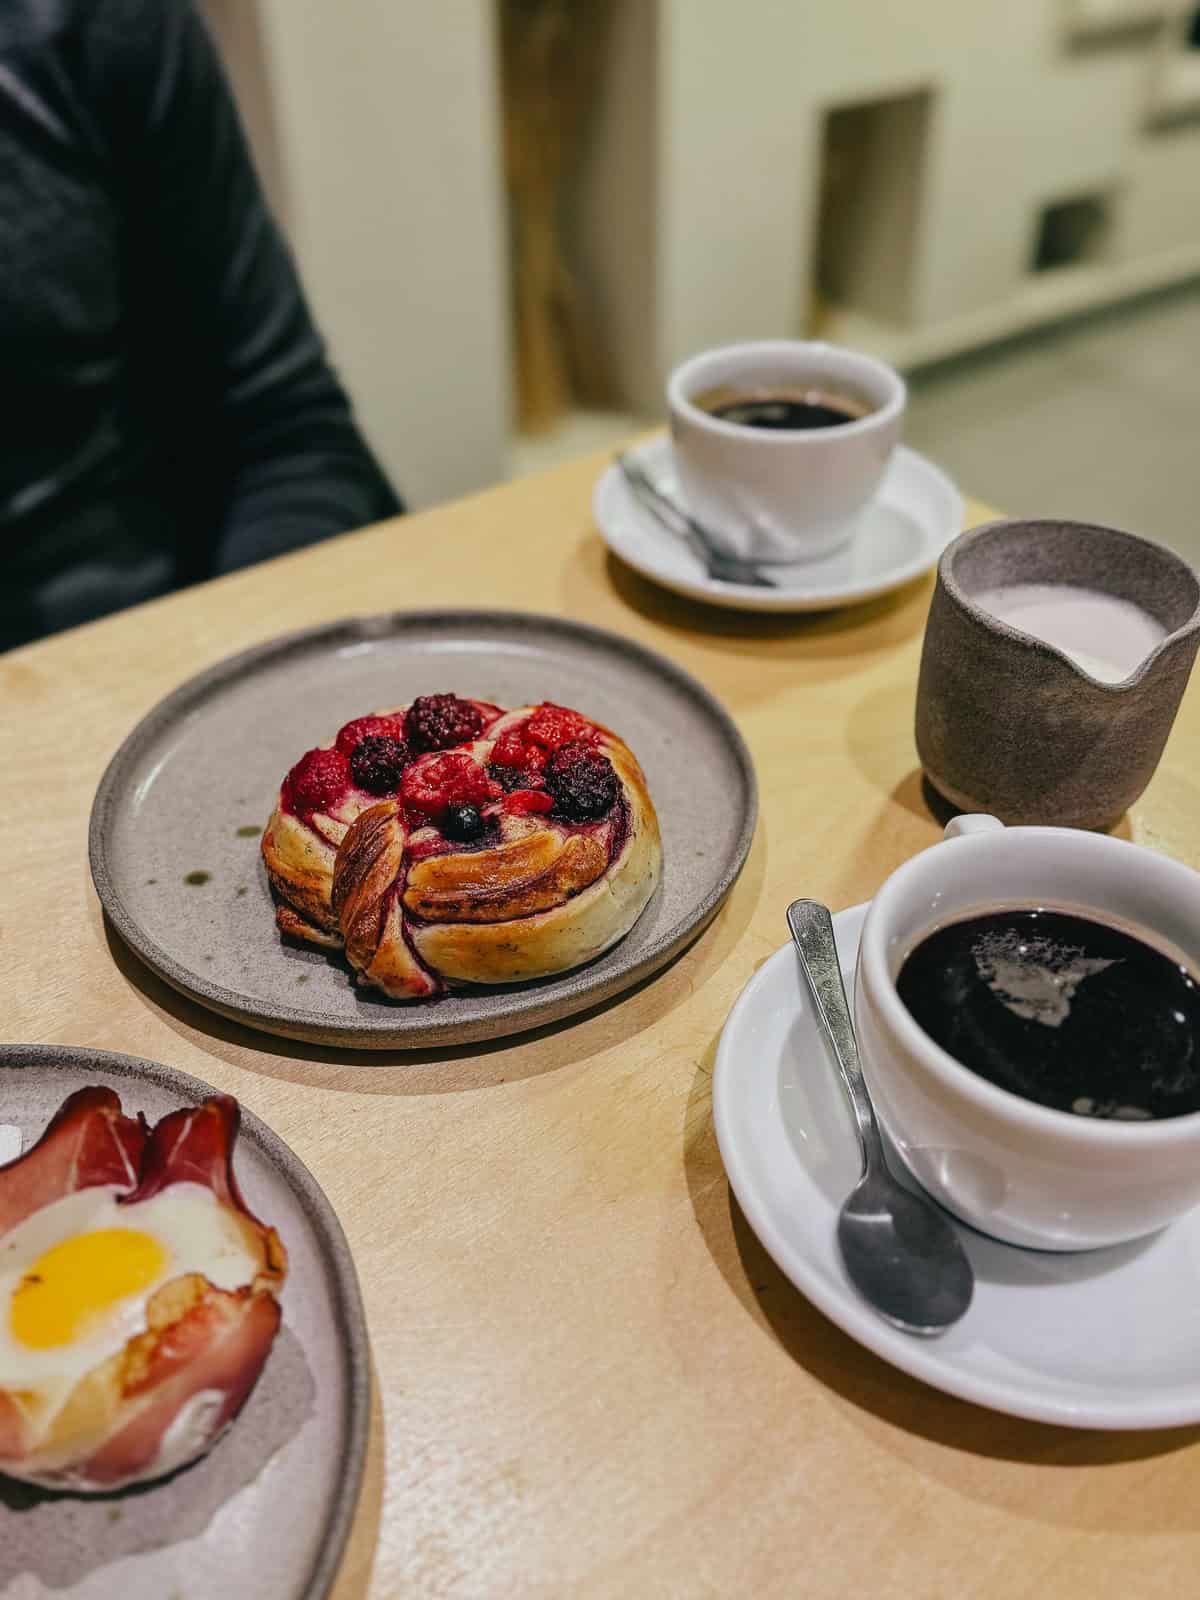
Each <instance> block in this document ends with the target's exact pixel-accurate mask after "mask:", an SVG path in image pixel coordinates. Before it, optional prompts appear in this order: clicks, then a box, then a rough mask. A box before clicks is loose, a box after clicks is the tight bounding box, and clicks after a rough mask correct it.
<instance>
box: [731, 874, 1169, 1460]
mask: <svg viewBox="0 0 1200 1600" xmlns="http://www.w3.org/2000/svg"><path fill="white" fill-rule="evenodd" d="M866 911H867V908H866V906H865V905H863V906H853V907H851V909H850V910H848V911H842V912H839V913H838V915H837V916H836V917H835V918H834V919H833V922H834V933H835V935H836V937H837V942H838V950H839V954H840V956H841V961H842V971H843V975H844V977H845V979H846V985H847V992H848V993H852V992H853V987H852V980H853V976H854V965H855V961H856V958H857V954H858V941H859V936H860V934H861V932H862V924H863V918H864V917H865V915H866ZM713 1119H714V1122H715V1125H716V1133H717V1142H718V1144H719V1145H720V1149H721V1156H722V1159H723V1160H724V1162H725V1170H726V1172H727V1173H728V1176H729V1182H730V1185H731V1187H732V1189H733V1192H734V1194H735V1195H736V1196H737V1200H738V1203H739V1205H740V1206H741V1208H742V1211H743V1212H744V1214H745V1216H746V1220H747V1221H748V1222H749V1224H750V1226H751V1227H752V1228H753V1229H754V1231H755V1233H756V1234H757V1235H758V1237H759V1239H760V1240H761V1241H762V1243H763V1245H764V1246H765V1248H766V1250H767V1251H768V1253H769V1254H770V1255H771V1256H772V1258H773V1259H774V1261H775V1262H776V1264H777V1265H778V1266H779V1267H780V1269H781V1270H782V1271H783V1272H784V1273H785V1274H786V1275H787V1277H788V1278H790V1279H791V1281H792V1283H793V1284H795V1286H796V1288H797V1289H799V1290H800V1291H801V1293H802V1294H804V1295H806V1296H807V1298H808V1299H809V1300H811V1301H812V1303H813V1304H814V1305H815V1306H816V1307H817V1308H818V1309H819V1310H820V1311H822V1312H824V1314H825V1315H826V1316H827V1317H828V1318H829V1319H830V1321H831V1322H834V1323H836V1324H837V1326H838V1327H840V1328H841V1329H843V1330H844V1331H845V1332H846V1333H848V1334H849V1335H850V1337H851V1338H852V1339H856V1340H857V1341H858V1342H859V1343H860V1344H862V1345H865V1346H866V1347H867V1349H869V1350H873V1351H874V1352H875V1354H876V1355H878V1356H881V1357H882V1358H883V1359H884V1360H885V1361H889V1362H891V1363H892V1365H893V1366H895V1367H899V1368H900V1369H901V1370H902V1371H904V1372H907V1373H910V1374H911V1375H912V1376H913V1377H916V1378H921V1379H923V1380H924V1381H925V1382H926V1383H929V1384H932V1385H933V1387H934V1388H937V1389H942V1390H945V1391H946V1392H947V1393H949V1394H954V1395H959V1396H961V1397H962V1398H963V1399H965V1400H972V1401H975V1402H976V1403H977V1404H979V1405H983V1406H990V1407H992V1408H993V1409H994V1410H996V1411H1004V1412H1008V1413H1010V1414H1011V1415H1013V1416H1018V1417H1029V1418H1032V1419H1035V1420H1037V1421H1040V1422H1052V1423H1060V1424H1065V1425H1067V1426H1071V1427H1077V1428H1109V1429H1130V1428H1167V1427H1175V1426H1180V1425H1182V1424H1185V1423H1194V1422H1197V1421H1200V1298H1198V1297H1197V1295H1196V1293H1195V1278H1196V1260H1197V1258H1198V1256H1200V1209H1197V1210H1195V1211H1192V1212H1190V1213H1189V1214H1188V1215H1186V1216H1184V1217H1182V1218H1180V1219H1179V1221H1177V1222H1175V1223H1174V1224H1172V1226H1171V1227H1169V1228H1165V1229H1163V1230H1162V1232H1160V1233H1157V1234H1154V1235H1152V1236H1151V1237H1150V1238H1148V1239H1140V1240H1136V1241H1135V1242H1134V1243H1132V1244H1126V1245H1116V1246H1112V1247H1110V1248H1108V1249H1105V1250H1088V1251H1080V1252H1078V1253H1076V1254H1069V1255H1062V1254H1057V1253H1053V1252H1043V1251H1038V1250H1021V1249H1018V1248H1016V1247H1015V1246H1013V1245H1007V1244H1001V1243H1000V1242H999V1241H998V1240H995V1239H989V1238H986V1237H985V1236H984V1235H983V1234H979V1233H976V1232H975V1231H974V1230H973V1229H971V1228H968V1227H965V1226H963V1225H961V1224H957V1223H956V1224H955V1226H956V1227H957V1228H958V1231H959V1234H960V1237H961V1238H962V1242H963V1245H964V1247H965V1249H966V1252H967V1255H968V1256H969V1257H970V1260H971V1265H972V1267H973V1268H974V1270H975V1278H976V1285H975V1297H974V1300H973V1301H972V1303H971V1307H970V1309H969V1311H968V1312H967V1314H966V1316H965V1317H964V1318H963V1319H962V1321H961V1322H959V1323H957V1324H956V1325H955V1326H954V1327H953V1328H951V1329H950V1330H949V1331H948V1332H946V1333H944V1334H942V1335H941V1336H940V1337H938V1338H936V1339H919V1338H914V1337H913V1336H911V1335H909V1334H905V1333H901V1332H900V1331H899V1330H898V1329H897V1328H894V1327H892V1326H891V1324H890V1323H887V1322H885V1321H884V1320H883V1318H882V1317H880V1316H879V1315H878V1314H877V1313H876V1312H875V1311H873V1310H872V1309H871V1307H870V1306H869V1305H868V1304H867V1303H866V1302H865V1301H864V1300H862V1299H861V1298H860V1297H859V1295H858V1293H857V1292H856V1290H855V1289H854V1288H853V1286H852V1285H851V1283H850V1282H849V1280H848V1279H847V1277H846V1274H845V1271H844V1269H843V1267H842V1262H841V1257H840V1255H839V1253H838V1247H837V1239H836V1235H835V1228H836V1221H837V1214H838V1209H839V1207H840V1205H841V1202H842V1200H843V1199H844V1197H845V1196H846V1195H847V1194H848V1193H849V1192H850V1190H851V1189H852V1188H853V1187H854V1185H855V1183H856V1182H857V1181H858V1177H859V1172H860V1169H861V1163H860V1157H859V1144H858V1136H857V1133H856V1131H855V1127H854V1122H853V1119H852V1116H851V1112H850V1107H849V1102H848V1100H847V1099H846V1095H845V1093H844V1091H843V1089H842V1085H841V1080H840V1078H839V1076H838V1072H837V1068H836V1066H835V1064H834V1062H833V1059H832V1057H831V1056H830V1055H829V1054H827V1051H826V1047H825V1045H824V1042H823V1040H822V1037H821V1035H820V1034H819V1033H818V1031H817V1027H816V1025H815V1022H814V1018H813V1013H812V1007H811V1003H810V1000H809V996H808V992H807V988H806V985H805V982H804V978H803V975H802V974H801V972H800V967H799V963H798V961H797V959H796V954H795V951H794V950H793V948H792V946H791V944H790V943H789V944H788V945H786V946H784V947H783V948H782V949H780V950H778V951H776V953H775V954H774V955H773V956H772V957H771V958H770V959H769V960H768V961H766V962H765V963H764V964H763V966H761V967H760V968H759V969H758V971H757V972H756V973H755V974H754V976H753V978H751V980H750V982H749V983H748V984H747V985H746V987H745V988H744V989H743V991H742V993H741V995H740V996H739V997H738V1000H737V1001H736V1003H735V1004H734V1007H733V1010H732V1011H731V1012H730V1014H729V1019H728V1021H727V1022H726V1024H725V1028H724V1031H723V1033H722V1035H721V1043H720V1047H719V1049H718V1052H717V1061H716V1068H715V1071H714V1073H713ZM893 1170H895V1171H896V1172H897V1173H899V1172H900V1171H902V1169H901V1167H900V1165H899V1162H898V1161H897V1160H896V1159H895V1158H894V1157H893Z"/></svg>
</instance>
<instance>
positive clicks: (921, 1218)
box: [787, 900, 975, 1334]
mask: <svg viewBox="0 0 1200 1600" xmlns="http://www.w3.org/2000/svg"><path fill="white" fill-rule="evenodd" d="M787 919H788V927H789V928H790V929H791V930H792V938H793V940H794V941H795V945H796V949H797V950H798V951H799V953H800V964H801V966H802V967H803V968H804V972H805V976H806V977H807V979H808V985H809V988H810V989H811V990H812V994H813V999H814V1001H815V1002H816V1012H817V1015H818V1017H819V1019H820V1022H821V1025H822V1028H823V1030H824V1032H825V1034H826V1036H827V1037H828V1039H829V1042H830V1043H831V1044H832V1046H833V1052H834V1055H835V1056H836V1057H837V1063H838V1066H839V1068H840V1069H841V1074H842V1080H843V1082H844V1083H845V1085H846V1088H847V1090H848V1091H849V1094H850V1101H851V1104H852V1106H853V1108H854V1117H855V1121H856V1122H857V1124H858V1132H859V1136H860V1138H861V1140H862V1149H863V1172H862V1177H861V1178H860V1179H859V1182H858V1184H857V1186H856V1187H855V1188H854V1189H853V1190H851V1192H850V1194H849V1195H848V1196H847V1198H846V1200H845V1201H844V1202H843V1205H842V1209H841V1212H840V1213H839V1215H838V1226H837V1236H838V1244H839V1246H840V1247H841V1252H842V1260H843V1261H844V1262H845V1265H846V1271H847V1273H848V1274H849V1277H850V1281H851V1282H852V1283H853V1284H854V1286H855V1288H856V1289H857V1290H858V1292H859V1293H860V1294H861V1295H862V1296H863V1298H864V1299H866V1300H869V1301H870V1303H871V1304H872V1305H873V1306H874V1307H875V1309H876V1310H877V1311H878V1312H879V1313H880V1314H881V1315H882V1316H884V1317H886V1318H887V1320H888V1321H889V1322H893V1323H895V1324H896V1326H897V1327H898V1328H903V1329H904V1330H905V1332H906V1333H920V1334H935V1333H942V1332H943V1331H944V1330H945V1329H946V1328H948V1327H949V1326H950V1325H951V1323H954V1322H957V1321H958V1319H959V1318H960V1317H961V1316H962V1314H963V1312H964V1311H966V1309H967V1307H968V1306H969V1305H970V1304H971V1293H972V1291H973V1289H974V1286H975V1278H974V1274H973V1273H972V1271H971V1263H970V1262H969V1261H968V1260H967V1257H966V1253H965V1252H964V1250H963V1247H962V1244H961V1243H960V1241H959V1238H958V1235H957V1234H956V1233H955V1231H954V1228H953V1226H952V1225H951V1223H950V1221H949V1219H948V1218H947V1216H946V1215H945V1213H944V1212H942V1211H939V1210H938V1209H937V1207H936V1206H935V1205H934V1204H933V1202H932V1201H931V1200H928V1199H926V1198H925V1197H924V1196H923V1195H918V1194H914V1193H913V1192H912V1191H911V1190H910V1189H906V1188H904V1187H903V1186H902V1185H901V1184H899V1183H897V1182H896V1180H895V1178H893V1177H892V1175H891V1173H890V1172H889V1171H888V1166H887V1161H886V1160H885V1158H884V1153H883V1141H882V1140H881V1138H880V1135H879V1124H878V1123H877V1122H876V1120H875V1111H874V1108H873V1106H872V1105H871V1098H870V1095H869V1094H868V1093H867V1086H866V1083H865V1081H864V1079H863V1075H862V1068H861V1067H860V1066H859V1060H858V1045H857V1043H856V1042H855V1038H854V1025H853V1023H852V1022H851V1020H850V1007H849V1006H848V1005H847V1003H846V990H845V988H844V986H843V984H842V969H841V966H840V964H839V962H838V955H837V946H836V944H835V943H834V938H833V919H832V917H831V916H830V914H829V910H828V907H826V906H823V905H819V904H818V903H817V901H815V900H795V901H793V902H792V904H791V905H790V906H789V907H788V913H787Z"/></svg>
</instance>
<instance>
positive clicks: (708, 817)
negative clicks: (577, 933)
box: [90, 611, 757, 1050]
mask: <svg viewBox="0 0 1200 1600" xmlns="http://www.w3.org/2000/svg"><path fill="white" fill-rule="evenodd" d="M442 690H452V691H454V692H455V693H457V694H462V695H471V696H477V697H479V698H481V699H488V700H492V701H495V702H497V703H499V704H501V705H508V706H519V705H523V704H525V703H527V702H530V701H538V700H543V699H547V700H556V701H558V702H560V703H561V704H564V705H568V706H574V707H576V708H577V709H578V710H579V711H582V712H584V713H586V714H588V715H590V716H593V717H595V718H597V719H598V720H599V721H601V722H604V723H608V724H610V725H611V726H612V727H613V728H615V729H616V731H617V732H618V733H620V734H621V736H622V737H623V738H624V739H625V741H626V742H627V743H628V744H629V745H630V746H631V747H632V749H633V751H634V753H635V754H636V755H637V757H638V759H639V760H640V761H641V763H642V765H643V767H644V769H645V772H646V778H647V782H648V783H649V787H650V793H651V795H652V797H653V799H654V804H655V807H656V809H657V811H658V816H659V821H660V823H661V826H662V834H663V877H662V882H661V884H660V886H659V888H658V890H657V891H656V893H655V895H654V898H653V899H652V900H651V902H650V904H649V906H647V908H646V910H645V911H644V912H643V914H642V916H641V918H640V919H639V921H638V922H637V923H636V925H635V926H634V928H633V929H632V931H631V932H630V933H629V934H627V935H626V937H625V938H624V939H623V940H622V941H621V942H620V944H618V945H616V946H615V947H614V948H613V949H612V950H610V951H608V952H607V953H606V954H605V955H603V956H600V957H599V958H598V959H597V960H596V961H593V962H591V963H589V964H588V965H587V966H585V967H580V968H577V969H576V970H575V971H574V972H570V973H565V974H563V975H562V976H560V977H556V978H545V979H541V980H539V981H537V982H534V983H525V984H520V985H510V986H506V987H503V988H496V989H488V990H483V989H476V990H471V991H464V992H462V993H459V994H455V995H450V996H448V997H446V998H444V999H440V1000H436V1001H427V1002H424V1003H417V1004H411V1003H410V1004H407V1005H405V1004H402V1003H397V1002H395V1001H390V1000H388V999H387V998H386V997H384V996H381V995H378V994H375V993H374V992H372V991H365V990H362V989H358V988H356V987H355V986H354V984H353V983H352V981H351V974H350V970H349V968H348V967H347V965H346V964H345V963H344V962H343V961H341V960H339V959H338V958H337V957H331V956H329V955H327V954H325V953H323V952H319V951H310V950H305V949H294V948H292V947H291V946H290V945H285V944H284V943H283V942H282V941H281V940H280V938H279V935H278V933H277V932H276V929H275V923H274V913H273V908H272V902H271V896H270V891H269V889H268V886H267V880H266V874H265V871H264V869H263V867H262V863H261V859H260V852H259V840H258V837H257V834H256V831H255V830H256V829H258V828H261V827H262V825H264V824H265V823H266V821H267V818H268V817H269V815H270V813H271V808H272V806H273V805H274V803H275V797H276V795H277V793H278V789H279V783H280V780H281V779H282V777H283V775H284V773H285V772H286V771H287V770H288V768H289V767H290V766H292V764H293V763H294V762H295V761H296V760H297V759H298V758H299V756H300V755H301V754H302V753H303V752H304V751H305V750H308V749H310V748H311V747H312V746H313V745H315V744H321V743H323V742H325V741H326V740H328V739H331V738H332V737H333V735H334V733H335V732H336V731H337V729H338V728H339V727H340V726H341V725H342V723H344V722H346V721H348V720H349V719H350V718H351V717H355V716H359V715H361V714H362V713H363V712H366V711H371V710H373V709H375V708H376V707H378V706H384V705H400V704H403V703H406V702H408V701H410V700H412V699H413V698H414V697H415V696H416V695H419V694H430V693H436V692H438V691H442ZM756 810H757V802H756V790H755V781H754V771H753V768H752V766H751V763H750V757H749V754H748V753H747V750H746V747H745V745H744V744H743V742H742V739H741V736H740V734H739V733H738V732H737V729H736V728H735V727H734V725H733V723H732V722H731V720H730V718H729V716H728V715H727V713H726V712H725V711H724V710H722V708H721V707H720V706H719V705H718V704H717V702H716V701H715V700H714V699H713V697H712V696H711V695H710V694H709V693H708V692H707V691H706V690H705V689H703V688H702V687H701V686H700V684H698V683H697V682H696V680H695V679H694V678H692V677H690V676H689V675H688V674H687V673H685V672H683V671H681V670H680V669H679V668H678V667H676V666H674V665H673V664H672V663H671V662H670V661H667V660H666V659H665V658H664V657H662V656H659V655H656V654H654V653H653V652H652V651H650V650H646V649H644V648H643V647H642V646H641V645H637V644H634V643H633V642H632V641H630V640H628V639H622V638H620V637H618V636H617V635H616V634H612V633H607V632H605V631H603V630H602V629H599V628H591V627H587V626H585V625H583V624H580V623H574V622H567V621H562V620H559V619H557V618H554V617H545V616H527V615H523V614H521V613H519V612H505V611H439V612H395V613H392V614H390V615H386V616H379V617H360V618H354V619H351V620H348V621H345V622H339V623H333V624H330V625H328V626H324V627H319V628H314V629H309V630H306V631H305V632H303V633H296V634H291V635H288V636H286V637H284V638H281V639H276V640H273V641H271V642H270V643H268V644H264V645H260V646H258V647H256V648H255V649H253V650H248V651H245V652H244V653H243V654H241V655H237V656H232V657H230V658H229V659H228V660H227V661H223V662H221V663H219V664H218V665H217V666H215V667H211V668H210V669H209V670H208V671H207V672H203V673H201V674H200V675H199V676H198V677H195V678H192V679H191V680H190V681H189V682H187V683H185V684H183V686H182V687H181V688H179V689H176V690H175V691H174V693H172V694H170V695H168V696H167V698H166V699H165V700H163V701H162V702H161V703H160V704H159V705H158V706H157V707H156V708H155V709H154V710H153V711H151V712H150V713H149V715H148V716H146V717H145V718H144V719H143V720H142V721H141V722H140V723H139V724H138V726H137V727H136V728H135V729H134V730H133V732H132V733H131V734H130V735H129V737H128V738H127V739H126V740H125V743H124V744H123V745H122V746H121V748H120V749H119V750H118V751H117V754H116V755H115V756H114V757H113V760H112V762H111V763H110V765H109V768H108V770H107V772H106V773H105V774H104V777H103V779H102V781H101V784H100V788H99V790H98V791H97V794H96V800H95V804H94V805H93V808H92V821H91V835H90V849H91V862H92V877H93V879H94V880H95V884H96V889H97V892H98V893H99V895H100V900H101V903H102V904H103V906H104V909H105V911H106V912H107V913H108V915H109V917H110V918H111V920H112V922H113V923H114V924H115V925H116V927H117V929H118V930H119V932H120V934H121V936H122V937H123V938H124V939H125V940H126V942H127V943H128V944H130V945H132V946H133V948H134V949H135V950H136V951H137V953H138V954H139V955H140V956H141V958H142V959H143V960H144V961H145V962H146V963H147V964H148V965H149V966H151V967H153V968H154V970H155V971H156V972H158V973H159V974H161V976H162V977H164V978H165V979H166V980H167V981H168V982H169V983H172V984H174V985H175V987H176V988H178V989H181V990H182V991H183V992H184V993H185V994H189V995H191V996H192V997H193V998H194V999H196V1000H199V1001H200V1002H201V1003H202V1004H204V1005H207V1006H210V1007H212V1009H213V1010H215V1011H219V1012H221V1013H222V1014H223V1015H224V1016H227V1017H232V1018H234V1019H235V1020H237V1021H239V1022H244V1023H247V1024H249V1025H250V1026H251V1027H255V1028H263V1029H266V1030H267V1031H268V1032H271V1033H280V1034H285V1035H287V1036H289V1037H291V1038H298V1039H310V1040H315V1041H317V1042H320V1043H326V1044H343V1045H345V1044H348V1045H355V1046H358V1047H360V1048H366V1049H392V1050H394V1049H405V1048H410V1047H415V1046H419V1045H448V1044H463V1043H467V1042H469V1041H471V1040H476V1039H484V1038H493V1037H495V1036H497V1035H500V1034H508V1033H516V1032H519V1031H520V1030H522V1029H525V1028H532V1027H537V1026H540V1025H541V1024H543V1023H547V1022H554V1021H557V1020H559V1019H560V1018H562V1017H566V1016H570V1015H571V1014H572V1013H574V1012H578V1011H582V1010H584V1009H585V1008H586V1007H588V1006H592V1005H595V1004H596V1003H597V1002H599V1001H602V1000H606V999H608V998H610V997H611V996H613V995H615V994H618V993H619V992H620V991H621V990H623V989H625V988H627V987H629V986H630V985H631V984H634V983H636V982H637V981H638V980H639V979H641V978H644V977H646V976H648V975H649V974H650V973H652V972H654V971H655V970H656V969H658V968H659V967H661V966H662V965H663V964H664V963H665V962H667V961H669V960H670V959H671V957H672V956H674V955H676V954H677V953H678V952H679V951H680V950H682V949H683V948H684V946H685V945H686V944H687V943H688V942H689V941H690V940H691V939H692V938H694V937H695V935H696V934H697V933H699V932H700V930H701V929H702V928H703V927H704V926H705V924H706V923H707V922H708V921H709V920H710V918H711V917H712V916H713V914H714V913H715V912H716V910H717V908H718V907H719V906H720V904H721V902H722V900H723V899H724V898H725V896H726V894H728V892H729V890H730V888H731V886H732V885H733V882H734V880H735V879H736V877H737V875H738V873H739V872H740V871H741V868H742V863H743V862H744V861H745V859H746V853H747V851H748V850H749V848H750V841H751V838H752V837H753V833H754V823H755V816H756ZM197 875H200V876H203V875H207V876H205V877H204V881H203V882H201V883H189V882H188V881H187V880H188V878H189V877H190V876H193V877H194V876H197Z"/></svg>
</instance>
